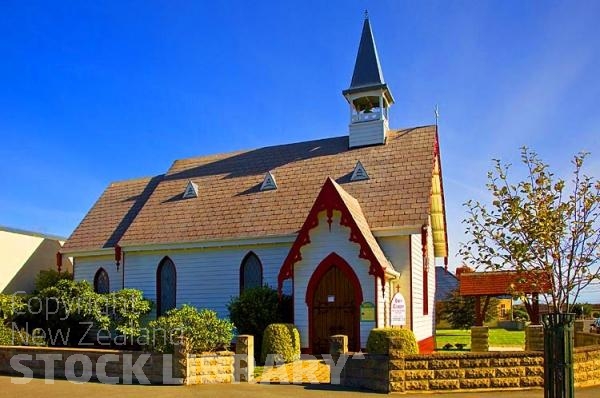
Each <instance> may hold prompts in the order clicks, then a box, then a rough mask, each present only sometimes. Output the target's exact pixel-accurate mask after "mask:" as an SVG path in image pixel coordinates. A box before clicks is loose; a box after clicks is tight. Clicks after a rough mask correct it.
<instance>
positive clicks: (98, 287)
mask: <svg viewBox="0 0 600 398" xmlns="http://www.w3.org/2000/svg"><path fill="white" fill-rule="evenodd" d="M94 291H95V292H96V293H100V294H105V293H110V281H109V279H108V272H106V271H105V270H104V268H100V269H99V270H98V271H96V275H95V276H94Z"/></svg>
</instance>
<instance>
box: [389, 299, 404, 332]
mask: <svg viewBox="0 0 600 398" xmlns="http://www.w3.org/2000/svg"><path fill="white" fill-rule="evenodd" d="M390 325H391V326H405V325H406V301H404V296H402V293H396V294H394V297H393V298H392V305H391V306H390Z"/></svg>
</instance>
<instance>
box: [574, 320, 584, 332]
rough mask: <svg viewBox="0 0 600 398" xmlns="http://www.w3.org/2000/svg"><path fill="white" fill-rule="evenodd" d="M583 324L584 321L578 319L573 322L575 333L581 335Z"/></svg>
mask: <svg viewBox="0 0 600 398" xmlns="http://www.w3.org/2000/svg"><path fill="white" fill-rule="evenodd" d="M584 324H585V321H583V320H581V319H578V320H576V321H575V333H583V332H584V330H583V326H584Z"/></svg>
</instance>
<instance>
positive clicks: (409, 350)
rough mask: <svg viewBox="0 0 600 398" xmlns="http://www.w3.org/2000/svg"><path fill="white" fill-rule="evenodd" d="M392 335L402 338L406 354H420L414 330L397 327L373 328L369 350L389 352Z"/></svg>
mask: <svg viewBox="0 0 600 398" xmlns="http://www.w3.org/2000/svg"><path fill="white" fill-rule="evenodd" d="M390 337H400V338H401V339H402V343H403V344H402V352H404V353H405V354H418V353H419V346H418V345H417V339H416V338H415V334H414V333H413V331H412V330H408V329H395V328H377V329H372V330H371V333H369V338H368V339H367V352H369V353H371V354H387V353H388V349H389V341H388V339H389V338H390Z"/></svg>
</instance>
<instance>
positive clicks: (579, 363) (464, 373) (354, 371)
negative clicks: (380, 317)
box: [332, 339, 600, 392]
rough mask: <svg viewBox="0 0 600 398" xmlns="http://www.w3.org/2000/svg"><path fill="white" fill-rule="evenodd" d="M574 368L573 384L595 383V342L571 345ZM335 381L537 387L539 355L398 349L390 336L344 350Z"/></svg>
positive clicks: (409, 387)
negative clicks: (375, 350)
mask: <svg viewBox="0 0 600 398" xmlns="http://www.w3.org/2000/svg"><path fill="white" fill-rule="evenodd" d="M573 368H574V372H575V386H576V387H584V386H590V385H600V345H597V346H591V347H581V348H576V349H575V355H574V365H573ZM386 369H387V372H386ZM332 379H333V378H332ZM340 383H341V384H342V385H344V386H347V387H353V388H364V389H370V390H374V391H379V392H417V391H420V392H423V391H432V392H433V391H437V392H443V391H454V390H486V389H490V390H503V389H507V388H508V389H510V388H517V389H518V388H532V387H542V386H543V384H544V355H543V353H542V352H537V351H536V352H533V351H526V352H482V353H469V352H463V353H452V354H450V353H439V354H430V355H403V354H402V351H401V343H400V342H398V343H396V342H394V339H391V340H390V348H389V352H388V355H369V354H365V355H363V356H357V355H354V356H348V359H347V362H346V366H345V368H344V370H343V371H342V373H341V375H340Z"/></svg>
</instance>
